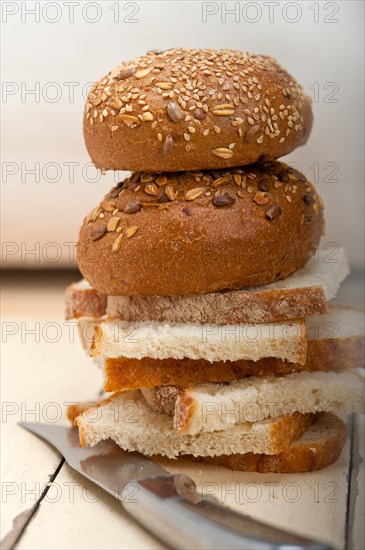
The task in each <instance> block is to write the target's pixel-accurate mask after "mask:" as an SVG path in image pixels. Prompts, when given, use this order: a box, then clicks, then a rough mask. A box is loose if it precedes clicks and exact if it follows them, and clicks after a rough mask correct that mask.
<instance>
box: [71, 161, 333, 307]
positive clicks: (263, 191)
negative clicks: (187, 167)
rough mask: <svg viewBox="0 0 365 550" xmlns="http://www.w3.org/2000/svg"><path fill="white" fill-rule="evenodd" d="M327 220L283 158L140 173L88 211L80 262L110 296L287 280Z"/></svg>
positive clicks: (306, 256) (311, 250) (186, 292)
mask: <svg viewBox="0 0 365 550" xmlns="http://www.w3.org/2000/svg"><path fill="white" fill-rule="evenodd" d="M322 227H323V211H322V203H321V200H320V198H319V197H318V195H317V194H316V192H315V190H314V188H313V186H312V185H311V184H310V183H309V182H308V181H306V178H305V177H304V176H303V175H302V174H300V173H298V172H297V171H295V170H294V169H292V168H290V167H288V166H287V165H285V164H283V163H281V162H277V161H272V162H265V163H261V164H256V165H251V166H248V167H241V168H234V169H230V170H220V171H218V170H217V171H215V170H214V171H205V172H203V171H200V172H180V173H164V174H155V173H143V172H135V173H133V174H132V175H131V176H130V177H128V178H127V179H126V180H125V181H124V182H121V183H120V184H118V186H116V187H115V188H114V189H112V191H111V192H110V193H108V194H107V195H106V197H105V198H104V200H103V201H102V203H101V204H100V205H99V206H98V207H96V208H95V209H94V210H93V211H92V212H91V213H90V214H89V215H88V216H86V218H85V220H84V223H83V225H82V227H81V231H80V237H79V243H78V264H79V267H80V270H81V272H82V274H83V276H84V277H85V279H86V280H87V281H88V282H89V283H90V284H91V285H92V287H93V288H94V289H95V290H96V291H97V292H99V293H101V294H106V295H116V296H117V295H123V296H153V295H159V296H179V295H180V296H182V295H191V294H207V293H209V292H216V291H222V290H228V289H240V288H244V287H247V286H258V285H265V284H268V283H272V282H275V281H278V280H281V279H285V278H286V277H288V276H289V275H290V274H291V273H293V272H295V271H296V270H298V269H300V268H301V267H303V266H304V265H305V264H306V262H307V261H308V259H309V258H310V256H311V255H312V254H313V253H314V251H315V249H316V248H317V246H318V242H319V239H320V236H321V233H322Z"/></svg>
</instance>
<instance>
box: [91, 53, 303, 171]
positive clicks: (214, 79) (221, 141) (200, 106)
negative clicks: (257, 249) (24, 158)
mask: <svg viewBox="0 0 365 550" xmlns="http://www.w3.org/2000/svg"><path fill="white" fill-rule="evenodd" d="M311 126H312V110H311V101H310V98H309V97H308V96H306V95H304V94H303V91H302V88H301V87H300V85H299V84H298V83H297V82H296V81H295V80H294V79H293V77H291V76H290V75H289V74H288V73H287V72H286V71H285V70H284V69H283V68H282V67H281V66H280V65H279V64H278V63H277V62H276V61H275V60H274V59H272V58H271V57H268V56H262V55H254V54H251V53H248V52H241V51H236V50H212V49H205V50H198V49H196V50H188V49H171V50H166V51H159V50H154V51H151V52H148V53H147V54H146V55H144V56H141V57H138V58H135V59H132V60H130V61H126V62H123V63H121V64H120V65H119V66H118V67H116V68H115V69H113V70H112V71H110V72H109V73H108V74H107V75H106V76H104V77H103V78H101V79H100V80H99V81H98V82H97V83H96V84H95V86H93V88H92V89H91V91H90V94H89V96H88V99H87V101H86V106H85V113H84V136H85V142H86V147H87V149H88V151H89V154H90V156H91V159H92V161H93V162H94V163H95V165H96V166H98V167H100V168H102V169H104V170H117V169H119V170H144V171H161V172H166V171H173V172H175V171H176V172H177V171H182V170H196V169H206V168H224V167H230V166H240V165H247V164H252V163H254V162H256V161H258V160H259V159H260V160H264V159H265V160H270V159H276V158H278V157H281V156H283V155H286V154H288V153H290V152H291V151H293V150H294V149H295V148H296V147H298V146H299V145H302V144H304V143H305V142H306V141H307V139H308V136H309V133H310V130H311Z"/></svg>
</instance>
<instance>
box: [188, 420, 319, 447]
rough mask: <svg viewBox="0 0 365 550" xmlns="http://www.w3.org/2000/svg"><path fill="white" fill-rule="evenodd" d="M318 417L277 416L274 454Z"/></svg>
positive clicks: (288, 445) (297, 436)
mask: <svg viewBox="0 0 365 550" xmlns="http://www.w3.org/2000/svg"><path fill="white" fill-rule="evenodd" d="M315 419H316V415H315V414H301V413H299V412H295V413H293V414H287V415H285V416H280V417H279V418H276V419H275V420H277V422H275V423H274V424H273V425H272V429H271V433H272V440H273V441H275V449H274V448H273V451H272V452H273V454H277V453H281V452H282V451H285V450H286V449H287V448H288V447H290V445H291V444H292V442H293V441H296V440H297V439H298V438H299V437H300V436H301V435H302V434H303V433H304V432H305V430H306V429H307V428H308V426H310V425H311V424H313V422H314V421H315ZM183 431H184V426H181V427H179V433H182V432H183Z"/></svg>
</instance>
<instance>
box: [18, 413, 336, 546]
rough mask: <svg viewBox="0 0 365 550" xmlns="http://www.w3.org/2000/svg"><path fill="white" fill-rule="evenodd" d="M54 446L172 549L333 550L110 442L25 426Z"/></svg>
mask: <svg viewBox="0 0 365 550" xmlns="http://www.w3.org/2000/svg"><path fill="white" fill-rule="evenodd" d="M20 425H21V426H22V427H23V428H26V429H27V430H29V431H30V432H32V433H34V434H36V435H38V436H40V437H41V438H42V439H44V440H45V441H47V442H48V443H50V444H51V445H53V446H54V447H55V448H56V449H57V450H58V451H59V452H60V453H61V454H62V455H63V456H64V457H65V460H66V462H67V463H68V464H69V466H71V468H73V469H74V470H76V471H77V472H79V473H80V474H81V475H83V476H84V477H86V478H87V479H90V480H91V481H93V482H94V483H96V484H97V485H99V487H101V488H102V489H104V490H105V491H107V492H108V493H109V494H111V495H112V496H113V497H115V498H116V499H118V500H119V501H121V503H122V504H123V506H124V508H125V510H126V511H127V512H128V513H129V514H130V515H131V516H132V517H133V518H134V519H135V520H137V521H138V522H139V523H140V524H141V525H142V526H143V527H144V528H145V529H146V530H147V531H149V532H150V533H152V534H153V535H155V536H156V537H157V538H158V539H160V541H162V542H163V543H165V544H167V545H168V546H169V547H170V548H176V549H184V550H185V549H194V550H200V549H202V550H203V549H207V550H208V549H209V550H218V549H222V548H229V549H230V550H235V549H237V550H238V549H240V550H300V549H307V550H332V549H331V547H330V546H328V545H326V544H323V543H320V542H316V541H314V540H310V539H307V538H304V537H300V536H297V535H294V534H291V533H288V532H286V531H283V530H281V529H277V528H275V527H271V526H269V525H266V524H265V523H261V522H259V521H256V520H255V519H252V518H251V517H250V516H247V515H243V514H237V513H236V512H233V511H232V510H229V509H228V508H226V507H223V506H221V505H219V504H218V503H217V502H216V501H215V500H214V499H212V498H211V497H210V498H207V497H205V496H204V495H202V494H199V493H198V492H197V491H196V486H195V483H194V481H193V480H192V479H191V478H189V477H188V476H186V475H183V474H175V475H172V474H170V473H169V472H167V471H166V470H165V469H164V468H161V467H160V466H158V465H157V464H155V463H154V462H153V461H152V460H149V459H148V458H146V457H144V456H142V455H140V454H139V453H132V452H128V451H123V450H122V449H120V448H119V447H118V446H117V445H116V444H115V443H114V442H112V441H110V440H108V441H103V442H100V443H98V444H97V445H96V446H95V447H92V448H80V446H79V439H78V432H77V430H75V429H74V428H69V427H66V426H55V425H49V424H38V423H26V422H20Z"/></svg>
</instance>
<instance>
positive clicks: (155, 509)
mask: <svg viewBox="0 0 365 550" xmlns="http://www.w3.org/2000/svg"><path fill="white" fill-rule="evenodd" d="M131 494H133V498H130V496H129V495H131ZM120 499H121V500H122V502H123V505H124V508H125V509H126V511H127V512H128V513H129V514H130V515H131V516H133V517H134V519H136V520H137V521H138V522H139V523H140V524H141V525H143V527H145V529H147V530H148V531H150V532H151V533H153V534H154V535H155V536H156V537H157V538H158V539H160V540H161V541H162V542H164V543H165V544H167V545H168V546H169V547H170V548H176V549H182V550H185V549H194V550H200V549H202V550H203V549H207V550H208V549H209V550H218V549H222V548H229V549H230V550H235V549H237V550H238V549H240V550H289V549H290V550H300V549H307V550H331V547H329V546H327V545H325V544H322V543H319V542H315V541H313V540H309V539H306V538H304V537H299V536H297V535H292V534H291V533H288V532H286V531H282V530H280V529H276V528H275V527H271V526H269V525H266V524H264V523H261V522H258V521H256V520H254V519H252V518H250V517H249V516H245V515H242V514H237V513H236V512H233V511H232V510H229V508H226V507H223V506H220V505H219V504H217V503H216V502H215V501H212V500H211V499H209V500H208V499H207V498H205V497H203V496H202V495H200V494H199V493H197V491H196V486H195V483H194V482H193V480H192V479H190V478H189V477H187V476H185V475H181V474H178V475H171V476H163V477H155V478H148V479H141V480H138V481H132V482H130V483H128V484H127V485H126V487H125V488H124V490H123V491H122V493H121V495H120Z"/></svg>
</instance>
